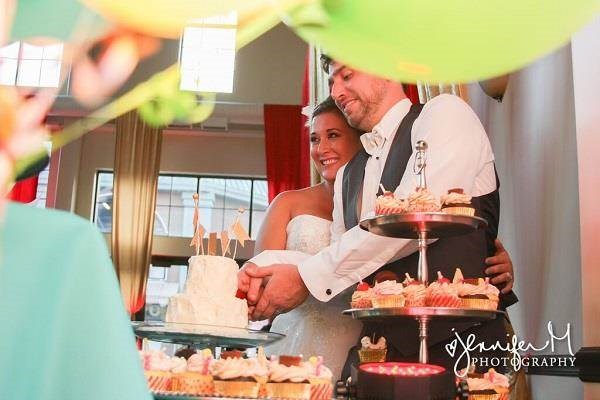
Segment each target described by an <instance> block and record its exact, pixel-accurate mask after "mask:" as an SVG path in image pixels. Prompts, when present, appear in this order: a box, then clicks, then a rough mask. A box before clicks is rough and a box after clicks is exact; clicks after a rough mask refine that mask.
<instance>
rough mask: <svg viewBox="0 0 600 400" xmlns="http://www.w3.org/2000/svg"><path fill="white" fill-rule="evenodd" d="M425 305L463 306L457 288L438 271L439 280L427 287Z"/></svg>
mask: <svg viewBox="0 0 600 400" xmlns="http://www.w3.org/2000/svg"><path fill="white" fill-rule="evenodd" d="M425 303H426V305H427V306H428V307H455V308H459V307H460V306H461V301H460V299H459V297H458V292H457V291H456V287H455V286H454V285H453V284H452V282H450V280H449V279H448V278H444V276H443V275H442V273H441V272H440V271H438V279H437V281H435V282H433V283H432V284H430V285H429V286H428V287H427V297H426V298H425Z"/></svg>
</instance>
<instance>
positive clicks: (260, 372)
mask: <svg viewBox="0 0 600 400" xmlns="http://www.w3.org/2000/svg"><path fill="white" fill-rule="evenodd" d="M210 372H211V374H212V376H213V379H214V394H215V395H216V396H222V397H246V398H252V399H255V398H258V393H259V389H260V385H261V384H264V383H266V381H267V379H268V376H269V370H268V368H267V367H266V366H265V365H262V363H260V362H259V361H258V360H257V359H256V358H248V359H245V358H225V359H223V358H221V359H219V360H216V361H215V362H214V363H212V364H211V367H210Z"/></svg>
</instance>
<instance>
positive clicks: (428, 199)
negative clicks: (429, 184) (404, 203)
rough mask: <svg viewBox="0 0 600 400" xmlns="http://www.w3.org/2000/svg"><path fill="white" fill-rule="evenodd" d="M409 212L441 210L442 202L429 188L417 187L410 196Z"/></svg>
mask: <svg viewBox="0 0 600 400" xmlns="http://www.w3.org/2000/svg"><path fill="white" fill-rule="evenodd" d="M408 211H409V212H435V211H440V204H439V202H438V200H437V198H436V197H435V196H434V194H433V193H431V192H430V191H428V190H427V189H419V188H417V189H416V190H415V191H414V192H412V193H411V194H410V195H409V196H408Z"/></svg>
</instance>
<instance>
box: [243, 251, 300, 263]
mask: <svg viewBox="0 0 600 400" xmlns="http://www.w3.org/2000/svg"><path fill="white" fill-rule="evenodd" d="M309 257H310V254H306V253H303V252H301V251H294V250H265V251H263V252H261V253H260V254H257V255H255V256H254V257H252V258H251V259H249V260H248V261H247V262H250V263H253V264H256V265H257V266H259V267H266V266H269V265H273V264H294V265H298V264H299V263H301V262H302V261H304V260H306V259H307V258H309Z"/></svg>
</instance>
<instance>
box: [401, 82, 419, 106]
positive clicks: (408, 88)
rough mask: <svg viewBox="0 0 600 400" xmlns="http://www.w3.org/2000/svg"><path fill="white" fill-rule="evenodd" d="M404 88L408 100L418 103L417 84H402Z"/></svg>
mask: <svg viewBox="0 0 600 400" xmlns="http://www.w3.org/2000/svg"><path fill="white" fill-rule="evenodd" d="M404 89H405V92H406V93H405V94H406V97H408V98H409V100H410V101H411V102H412V103H413V104H419V103H420V101H419V89H417V85H404Z"/></svg>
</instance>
